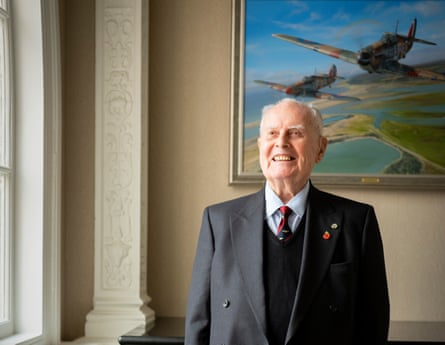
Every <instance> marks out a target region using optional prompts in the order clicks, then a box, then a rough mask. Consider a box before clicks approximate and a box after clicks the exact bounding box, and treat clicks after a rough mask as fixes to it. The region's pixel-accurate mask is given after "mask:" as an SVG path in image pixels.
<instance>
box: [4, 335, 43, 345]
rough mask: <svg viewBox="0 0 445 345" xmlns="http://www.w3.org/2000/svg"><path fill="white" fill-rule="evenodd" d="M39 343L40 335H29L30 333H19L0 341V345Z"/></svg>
mask: <svg viewBox="0 0 445 345" xmlns="http://www.w3.org/2000/svg"><path fill="white" fill-rule="evenodd" d="M40 341H41V336H40V335H37V334H30V333H19V334H14V335H11V336H9V337H6V338H2V339H0V345H30V344H38V343H39V342H40Z"/></svg>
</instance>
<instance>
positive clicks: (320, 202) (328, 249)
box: [286, 186, 342, 341]
mask: <svg viewBox="0 0 445 345" xmlns="http://www.w3.org/2000/svg"><path fill="white" fill-rule="evenodd" d="M306 212H307V215H306V226H305V237H304V244H303V256H302V262H301V270H300V277H299V283H298V288H297V293H296V297H295V302H294V307H293V310H292V315H291V319H290V322H289V329H288V332H287V337H286V341H289V340H290V339H291V338H292V336H293V335H294V334H295V332H296V331H297V329H298V327H299V325H300V323H301V320H302V319H303V317H304V316H305V314H306V312H307V311H308V309H309V306H310V304H311V303H312V300H313V298H314V294H315V293H316V291H317V290H318V287H319V286H320V284H321V282H322V281H323V278H324V277H325V275H326V273H327V272H328V270H329V266H330V263H331V259H332V256H333V254H334V249H335V246H336V243H337V238H338V235H339V233H340V231H341V224H342V214H339V213H338V212H336V210H335V208H334V207H333V205H332V204H331V203H330V199H329V198H327V197H325V196H324V194H323V193H321V192H320V191H318V190H317V189H315V188H314V187H312V186H311V190H310V193H309V198H308V204H307V209H306Z"/></svg>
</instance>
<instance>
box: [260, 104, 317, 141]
mask: <svg viewBox="0 0 445 345" xmlns="http://www.w3.org/2000/svg"><path fill="white" fill-rule="evenodd" d="M285 102H289V103H294V104H298V105H299V106H301V107H303V108H305V109H307V110H308V112H309V113H310V114H312V116H313V120H314V124H315V127H316V129H317V131H318V133H319V134H320V135H323V118H322V116H321V112H320V111H319V110H318V109H317V108H315V107H314V106H313V105H312V103H309V104H306V103H303V102H299V101H297V100H296V99H294V98H290V97H287V98H283V99H280V100H279V101H278V102H276V103H273V104H268V105H266V106H264V107H263V110H262V112H261V122H260V131H261V127H262V126H263V119H264V115H265V114H266V113H267V112H268V111H269V110H270V109H272V108H274V107H276V106H277V105H279V104H281V103H285Z"/></svg>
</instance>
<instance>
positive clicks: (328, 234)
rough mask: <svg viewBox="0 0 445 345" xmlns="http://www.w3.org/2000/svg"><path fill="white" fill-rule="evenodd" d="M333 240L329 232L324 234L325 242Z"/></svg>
mask: <svg viewBox="0 0 445 345" xmlns="http://www.w3.org/2000/svg"><path fill="white" fill-rule="evenodd" d="M330 238H331V234H330V233H329V231H325V232H324V233H323V239H324V240H329V239H330Z"/></svg>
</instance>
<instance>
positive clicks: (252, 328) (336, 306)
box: [185, 99, 389, 345]
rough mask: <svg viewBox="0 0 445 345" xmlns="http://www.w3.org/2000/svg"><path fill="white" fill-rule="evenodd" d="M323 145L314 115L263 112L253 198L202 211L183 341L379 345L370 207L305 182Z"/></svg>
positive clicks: (377, 258)
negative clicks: (260, 177) (258, 179)
mask: <svg viewBox="0 0 445 345" xmlns="http://www.w3.org/2000/svg"><path fill="white" fill-rule="evenodd" d="M326 146H327V139H326V138H325V137H323V135H322V119H321V115H320V113H319V112H318V111H317V110H315V109H313V108H311V107H308V106H307V105H305V104H303V103H300V102H297V101H296V100H294V99H283V100H281V101H279V102H278V103H276V104H274V105H269V106H266V107H265V108H264V109H263V114H262V120H261V125H260V136H259V138H258V147H259V151H260V165H261V169H262V171H263V174H264V176H265V178H266V183H265V186H264V188H262V189H261V190H260V191H259V192H257V193H255V194H252V195H248V196H245V197H241V198H238V199H235V200H230V201H226V202H223V203H220V204H217V205H213V206H209V207H207V208H206V209H205V210H204V214H203V219H202V226H201V232H200V237H199V242H198V247H197V252H196V258H195V263H194V267H193V275H192V282H191V286H190V292H189V301H188V307H187V315H186V337H185V343H186V344H188V345H201V344H202V345H203V344H206V345H208V344H212V345H216V344H225V345H263V344H264V345H266V344H269V345H284V344H286V345H291V344H298V345H312V344H313V345H324V344H329V345H334V344H338V345H349V344H356V345H364V344H374V345H377V344H385V343H386V340H387V335H388V324H389V298H388V289H387V281H386V273H385V262H384V255H383V246H382V241H381V237H380V231H379V227H378V223H377V219H376V216H375V213H374V209H373V207H372V206H369V205H366V204H362V203H359V202H356V201H352V200H348V199H345V198H342V197H339V196H335V195H332V194H328V193H325V192H322V191H320V190H318V189H317V188H315V187H314V186H313V185H312V184H311V182H310V174H311V171H312V169H313V167H314V165H315V164H317V163H318V162H320V161H321V159H322V158H323V155H324V152H325V150H326Z"/></svg>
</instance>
